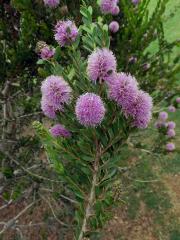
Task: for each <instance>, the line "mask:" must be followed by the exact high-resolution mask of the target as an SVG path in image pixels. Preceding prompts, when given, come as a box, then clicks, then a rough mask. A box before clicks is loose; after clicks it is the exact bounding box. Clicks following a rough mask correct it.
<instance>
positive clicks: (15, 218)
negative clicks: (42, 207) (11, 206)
mask: <svg viewBox="0 0 180 240" xmlns="http://www.w3.org/2000/svg"><path fill="white" fill-rule="evenodd" d="M34 204H35V201H34V202H32V203H31V204H29V205H28V206H27V207H25V208H24V209H23V210H22V211H21V212H20V213H18V215H17V216H15V217H14V218H12V219H10V220H9V221H7V222H3V223H0V224H3V225H4V227H3V229H2V230H1V231H0V235H2V234H3V233H4V232H5V231H6V230H8V229H9V228H11V227H12V226H14V225H15V224H16V221H17V219H18V218H19V217H20V216H21V215H23V214H24V213H25V212H26V211H27V210H28V209H29V208H31V207H32V206H33V205H34Z"/></svg>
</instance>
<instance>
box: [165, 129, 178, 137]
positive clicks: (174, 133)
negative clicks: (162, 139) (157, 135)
mask: <svg viewBox="0 0 180 240" xmlns="http://www.w3.org/2000/svg"><path fill="white" fill-rule="evenodd" d="M175 135H176V132H175V130H174V129H168V131H167V136H168V137H169V138H172V137H175Z"/></svg>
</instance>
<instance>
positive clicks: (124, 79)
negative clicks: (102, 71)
mask: <svg viewBox="0 0 180 240" xmlns="http://www.w3.org/2000/svg"><path fill="white" fill-rule="evenodd" d="M108 95H109V98H110V99H112V100H114V101H115V102H117V104H118V105H119V106H120V107H121V108H122V111H123V113H124V115H125V116H126V117H131V118H132V119H133V120H132V125H133V126H135V127H137V128H146V127H147V125H148V123H149V122H150V120H151V117H152V106H153V104H152V98H151V97H150V96H149V94H148V93H145V92H144V91H142V90H139V88H138V83H137V80H136V79H135V78H134V77H132V76H131V75H128V74H126V73H117V74H115V75H114V76H112V77H110V78H109V81H108Z"/></svg>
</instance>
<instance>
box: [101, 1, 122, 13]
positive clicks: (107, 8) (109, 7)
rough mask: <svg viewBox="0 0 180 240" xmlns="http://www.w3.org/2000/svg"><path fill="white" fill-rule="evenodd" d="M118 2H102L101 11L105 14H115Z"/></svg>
mask: <svg viewBox="0 0 180 240" xmlns="http://www.w3.org/2000/svg"><path fill="white" fill-rule="evenodd" d="M117 3H118V0H101V1H100V9H101V12H102V13H104V14H108V13H111V14H112V13H113V11H114V9H115V7H116V6H117Z"/></svg>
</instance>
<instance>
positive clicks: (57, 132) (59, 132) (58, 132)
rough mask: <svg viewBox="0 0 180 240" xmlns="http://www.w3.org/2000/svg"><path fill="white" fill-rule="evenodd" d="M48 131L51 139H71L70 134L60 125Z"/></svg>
mask: <svg viewBox="0 0 180 240" xmlns="http://www.w3.org/2000/svg"><path fill="white" fill-rule="evenodd" d="M49 131H50V133H51V134H52V136H53V137H64V138H68V137H71V133H70V132H69V131H68V130H67V129H66V128H65V127H64V126H63V125H61V124H56V125H54V126H53V127H52V128H50V130H49Z"/></svg>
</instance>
